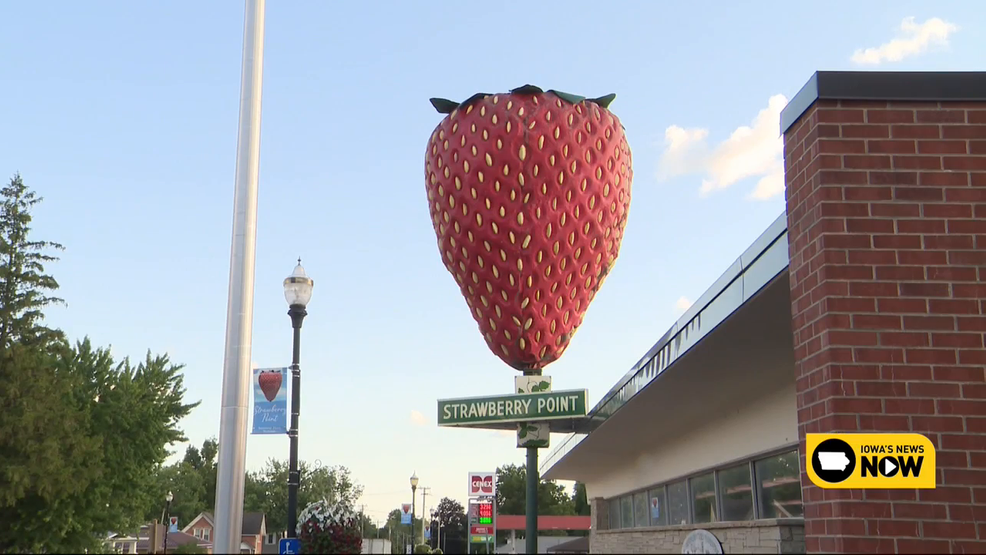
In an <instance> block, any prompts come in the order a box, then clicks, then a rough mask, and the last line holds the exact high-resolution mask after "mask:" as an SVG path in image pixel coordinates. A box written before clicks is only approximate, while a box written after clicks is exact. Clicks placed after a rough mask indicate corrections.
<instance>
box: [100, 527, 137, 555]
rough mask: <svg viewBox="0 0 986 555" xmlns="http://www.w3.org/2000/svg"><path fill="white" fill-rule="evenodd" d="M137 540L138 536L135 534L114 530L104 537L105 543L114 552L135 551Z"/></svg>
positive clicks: (127, 552)
mask: <svg viewBox="0 0 986 555" xmlns="http://www.w3.org/2000/svg"><path fill="white" fill-rule="evenodd" d="M138 541H139V538H138V537H137V536H131V535H130V534H118V533H116V532H114V533H112V534H110V535H108V536H107V537H106V545H107V546H108V547H109V548H110V549H112V550H113V552H114V553H125V554H131V553H137V542H138Z"/></svg>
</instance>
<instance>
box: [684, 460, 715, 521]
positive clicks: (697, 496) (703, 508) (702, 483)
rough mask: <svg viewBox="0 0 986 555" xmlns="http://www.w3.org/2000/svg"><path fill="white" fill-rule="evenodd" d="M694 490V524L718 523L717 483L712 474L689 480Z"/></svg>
mask: <svg viewBox="0 0 986 555" xmlns="http://www.w3.org/2000/svg"><path fill="white" fill-rule="evenodd" d="M689 485H690V486H691V490H692V522H694V523H696V524H700V523H704V522H717V521H718V518H717V517H716V481H715V476H714V475H713V473H712V472H709V473H708V474H704V475H702V476H696V477H695V478H691V479H690V480H689Z"/></svg>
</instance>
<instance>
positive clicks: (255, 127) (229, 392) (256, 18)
mask: <svg viewBox="0 0 986 555" xmlns="http://www.w3.org/2000/svg"><path fill="white" fill-rule="evenodd" d="M264 4H265V0H246V10H245V16H244V22H243V27H244V29H243V67H242V74H241V81H240V121H239V131H238V137H237V142H236V178H235V181H236V189H235V191H236V192H235V194H234V197H233V239H232V248H231V253H230V262H229V300H228V308H227V312H226V355H225V359H224V361H223V391H222V409H221V410H222V412H221V413H220V417H219V468H218V470H217V473H218V480H217V484H216V507H215V509H216V512H215V518H216V521H215V537H214V539H213V542H214V544H213V545H214V546H215V549H214V551H215V552H216V553H239V552H240V537H241V536H240V532H242V527H243V483H244V475H245V473H246V440H247V417H248V415H249V406H250V382H251V376H252V369H251V368H250V362H251V357H250V354H251V347H252V341H253V280H254V271H255V268H256V251H257V188H258V177H259V173H260V99H261V93H262V89H263V74H264Z"/></svg>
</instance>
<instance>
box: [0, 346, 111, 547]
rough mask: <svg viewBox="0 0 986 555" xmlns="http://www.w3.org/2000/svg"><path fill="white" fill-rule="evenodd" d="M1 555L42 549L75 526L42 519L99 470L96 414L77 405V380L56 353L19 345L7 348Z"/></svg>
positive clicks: (1, 419)
mask: <svg viewBox="0 0 986 555" xmlns="http://www.w3.org/2000/svg"><path fill="white" fill-rule="evenodd" d="M0 383H3V387H0V406H2V407H3V410H0V522H2V523H3V525H2V526H0V553H12V552H13V553H16V552H24V553H40V552H42V549H45V548H47V549H48V550H49V551H51V550H52V544H53V542H57V541H58V540H59V538H61V537H62V536H64V535H65V534H66V533H67V531H68V530H69V529H71V528H72V526H73V519H72V518H71V514H69V515H63V516H68V520H64V519H62V520H50V521H49V520H47V519H41V518H38V515H40V514H45V513H44V512H43V511H44V510H45V509H46V508H47V507H49V506H51V504H53V503H60V502H62V501H63V500H65V499H68V498H72V497H73V496H77V495H80V494H82V493H84V492H85V491H86V490H87V489H88V487H89V485H90V484H91V483H92V482H93V480H94V479H95V478H96V477H97V475H98V473H99V469H98V462H97V461H98V460H99V459H100V458H101V456H102V455H101V453H100V444H99V441H98V440H97V438H94V437H92V436H91V435H90V434H89V427H90V425H89V416H88V415H87V414H86V413H85V412H84V411H83V409H82V407H81V406H79V405H77V404H75V403H74V402H73V388H74V385H75V380H73V379H69V377H66V376H60V375H58V374H57V373H56V371H55V368H54V365H53V364H52V357H51V356H50V355H49V354H48V353H45V352H43V351H39V350H38V349H35V348H29V347H26V346H23V345H19V344H11V345H8V346H7V347H6V348H2V349H0Z"/></svg>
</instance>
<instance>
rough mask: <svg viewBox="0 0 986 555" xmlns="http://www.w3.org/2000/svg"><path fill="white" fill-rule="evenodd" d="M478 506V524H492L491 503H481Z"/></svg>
mask: <svg viewBox="0 0 986 555" xmlns="http://www.w3.org/2000/svg"><path fill="white" fill-rule="evenodd" d="M478 508H479V524H488V525H492V524H493V504H492V503H481V504H479V506H478Z"/></svg>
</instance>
